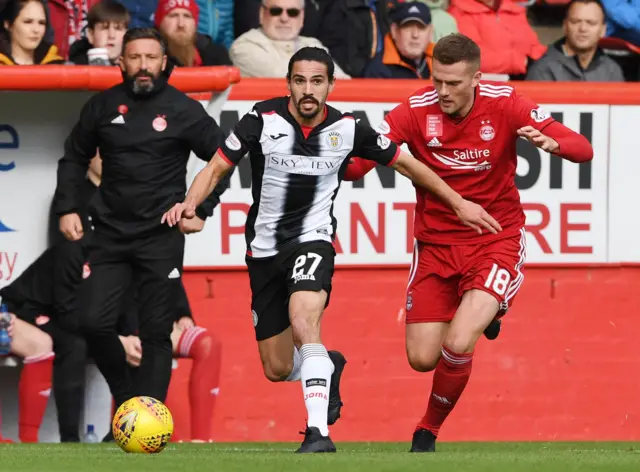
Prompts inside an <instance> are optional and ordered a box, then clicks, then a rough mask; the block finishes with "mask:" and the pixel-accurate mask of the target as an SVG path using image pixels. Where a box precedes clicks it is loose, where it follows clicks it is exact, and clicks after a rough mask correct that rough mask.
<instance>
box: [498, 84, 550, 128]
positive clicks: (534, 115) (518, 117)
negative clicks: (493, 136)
mask: <svg viewBox="0 0 640 472" xmlns="http://www.w3.org/2000/svg"><path fill="white" fill-rule="evenodd" d="M509 100H510V101H509V105H508V110H507V113H508V114H509V116H510V118H511V119H510V122H511V123H513V125H514V127H515V129H514V132H515V131H517V130H518V129H520V128H522V127H524V126H533V127H534V128H535V129H537V130H539V131H542V130H543V129H544V128H545V127H546V126H548V125H549V124H550V123H553V122H554V121H555V120H554V119H553V118H552V117H551V115H550V114H549V113H548V112H547V111H546V110H544V109H543V108H542V107H541V106H539V105H538V104H536V102H534V101H533V100H531V99H529V98H527V97H523V96H522V95H518V94H517V93H516V92H515V91H514V92H513V94H512V95H511V97H510V98H509Z"/></svg>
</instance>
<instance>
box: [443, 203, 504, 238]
mask: <svg viewBox="0 0 640 472" xmlns="http://www.w3.org/2000/svg"><path fill="white" fill-rule="evenodd" d="M454 210H455V212H456V215H457V216H458V218H459V219H460V221H462V223H463V224H465V225H466V226H469V227H471V228H473V229H474V230H475V231H476V232H477V233H478V234H482V228H485V229H487V230H489V231H490V232H491V233H493V234H498V232H499V231H502V227H501V226H500V224H499V223H498V222H497V221H496V220H495V219H494V218H493V217H492V216H491V215H490V214H489V213H487V212H486V211H485V210H484V208H482V207H481V206H480V205H478V204H476V203H473V202H470V201H469V200H462V203H460V205H458V206H457V207H456V208H455V209H454Z"/></svg>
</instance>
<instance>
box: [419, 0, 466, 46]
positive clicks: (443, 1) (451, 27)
mask: <svg viewBox="0 0 640 472" xmlns="http://www.w3.org/2000/svg"><path fill="white" fill-rule="evenodd" d="M418 1H420V2H422V3H424V4H426V5H427V6H428V7H429V11H430V12H431V24H432V25H433V39H432V40H431V41H433V43H437V42H438V40H439V39H440V38H444V37H445V36H447V35H449V34H454V33H457V32H458V24H457V23H456V19H455V18H454V17H453V16H451V14H450V13H449V12H448V11H447V9H448V8H449V0H418Z"/></svg>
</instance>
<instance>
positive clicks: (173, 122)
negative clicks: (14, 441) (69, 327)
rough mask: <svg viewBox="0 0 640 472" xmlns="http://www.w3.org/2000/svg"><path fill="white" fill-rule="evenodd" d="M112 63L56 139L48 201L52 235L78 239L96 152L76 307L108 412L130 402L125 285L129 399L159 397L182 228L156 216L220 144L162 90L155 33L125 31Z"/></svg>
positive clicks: (165, 71)
mask: <svg viewBox="0 0 640 472" xmlns="http://www.w3.org/2000/svg"><path fill="white" fill-rule="evenodd" d="M119 63H120V67H121V69H122V73H123V77H124V81H123V82H122V83H121V84H118V85H116V86H114V87H112V88H110V89H108V90H105V91H104V92H101V93H99V94H96V95H94V96H93V97H92V98H91V99H90V100H89V101H88V102H87V103H86V104H85V106H84V107H83V109H82V112H81V115H80V120H79V121H78V123H77V124H76V125H75V127H74V128H73V130H72V131H71V134H70V135H69V137H68V138H67V140H66V142H65V153H64V157H63V158H62V159H61V160H60V162H59V164H58V184H57V189H56V198H55V211H56V214H57V215H59V217H60V230H61V232H62V233H63V234H64V235H65V237H66V238H67V239H69V240H71V241H78V240H81V239H83V236H84V228H83V224H82V220H81V217H80V215H79V214H78V213H79V210H80V208H81V207H82V196H81V195H82V193H81V191H80V190H81V185H82V183H83V181H84V180H85V178H86V174H87V169H88V167H89V163H90V161H91V160H92V159H93V158H94V156H95V155H96V151H97V149H98V148H99V149H100V156H101V158H102V182H101V185H100V187H99V188H98V190H97V193H96V194H95V196H94V197H93V198H92V200H91V202H90V205H89V214H90V216H91V226H92V231H91V232H87V235H86V236H85V238H84V239H87V240H86V241H85V242H84V245H85V248H86V261H87V262H86V264H85V268H84V271H83V279H84V280H83V282H82V285H81V288H80V295H79V296H80V299H79V300H80V307H81V311H82V313H83V317H84V326H83V331H84V334H85V336H86V338H87V344H88V346H89V353H90V355H91V356H92V357H93V359H94V360H95V363H96V365H97V366H98V368H99V369H100V371H101V372H102V375H103V376H104V378H105V379H106V381H107V383H108V384H109V388H110V390H111V393H112V395H113V397H114V400H115V403H116V407H118V406H119V405H120V404H122V403H123V402H124V401H126V400H128V399H129V398H131V397H132V396H133V382H132V379H131V377H130V373H129V370H128V368H127V365H126V355H125V350H124V349H123V347H122V344H121V342H120V339H119V338H118V334H117V330H116V327H117V322H118V318H119V317H120V314H121V310H120V308H121V306H122V302H123V299H124V296H125V294H126V293H128V291H129V288H130V287H131V284H132V283H136V284H137V286H138V292H137V294H138V302H139V306H140V309H139V338H140V340H141V343H142V350H143V351H144V356H143V358H142V362H141V364H140V367H139V369H138V374H137V380H138V382H139V387H140V388H139V390H138V391H136V392H135V394H136V395H147V396H151V397H154V398H157V399H159V400H161V401H164V400H165V397H166V394H167V388H168V386H169V379H170V377H171V359H172V353H171V339H170V334H171V331H172V329H173V322H174V318H175V313H174V309H175V306H176V303H177V297H178V296H179V290H180V282H181V276H182V264H183V257H184V233H185V232H188V228H186V227H184V226H183V227H180V226H178V227H173V228H169V227H167V226H166V225H162V224H161V217H162V214H163V213H164V212H165V211H167V209H169V208H171V207H172V205H174V204H175V203H177V202H180V201H181V200H182V199H183V198H184V194H185V191H186V167H187V160H188V159H189V155H190V154H191V151H193V152H194V153H195V154H196V156H197V157H199V158H200V159H203V160H205V161H208V160H210V159H211V158H212V156H213V154H214V153H215V152H216V150H217V149H218V147H219V146H220V145H221V143H222V142H223V140H224V134H223V133H222V131H221V130H220V128H219V127H218V124H217V123H216V122H215V120H214V119H213V118H211V116H209V115H208V114H207V113H206V111H205V110H204V108H203V107H202V105H200V103H198V102H197V101H196V100H193V99H191V98H189V97H188V96H187V95H185V94H184V93H182V92H180V91H179V90H177V89H175V88H174V87H172V86H171V85H169V84H168V83H167V82H168V79H169V75H170V72H171V68H172V67H171V65H170V64H169V65H168V64H167V54H166V45H165V42H164V40H163V38H162V37H161V36H160V34H159V33H158V32H157V31H156V30H155V29H147V28H140V29H132V30H130V31H128V32H127V34H126V35H125V37H124V40H123V50H122V57H121V59H120V61H119Z"/></svg>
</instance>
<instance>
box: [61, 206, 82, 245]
mask: <svg viewBox="0 0 640 472" xmlns="http://www.w3.org/2000/svg"><path fill="white" fill-rule="evenodd" d="M60 232H61V233H62V234H64V237H65V238H67V239H68V240H69V241H78V240H79V239H82V236H84V231H83V229H82V221H81V220H80V215H78V214H77V213H69V214H67V215H62V216H61V217H60Z"/></svg>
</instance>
